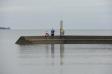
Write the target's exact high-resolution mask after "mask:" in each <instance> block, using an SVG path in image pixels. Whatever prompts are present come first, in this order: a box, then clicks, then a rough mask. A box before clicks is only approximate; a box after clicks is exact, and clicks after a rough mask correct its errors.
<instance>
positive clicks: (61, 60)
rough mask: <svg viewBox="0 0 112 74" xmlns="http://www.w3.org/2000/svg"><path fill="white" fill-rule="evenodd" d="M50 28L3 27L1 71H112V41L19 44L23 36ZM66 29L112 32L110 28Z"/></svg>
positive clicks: (87, 73) (20, 73) (31, 73)
mask: <svg viewBox="0 0 112 74" xmlns="http://www.w3.org/2000/svg"><path fill="white" fill-rule="evenodd" d="M46 31H49V30H0V74H112V45H111V44H33V45H16V44H15V42H16V40H17V39H18V38H19V37H20V36H23V35H44V32H46ZM65 33H66V34H67V35H112V31H108V30H67V31H65ZM56 34H57V35H58V34H59V31H56Z"/></svg>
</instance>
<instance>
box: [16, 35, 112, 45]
mask: <svg viewBox="0 0 112 74" xmlns="http://www.w3.org/2000/svg"><path fill="white" fill-rule="evenodd" d="M16 44H112V36H54V37H52V36H49V37H45V36H21V37H20V38H19V39H18V40H17V41H16Z"/></svg>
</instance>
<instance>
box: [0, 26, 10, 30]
mask: <svg viewBox="0 0 112 74" xmlns="http://www.w3.org/2000/svg"><path fill="white" fill-rule="evenodd" d="M0 29H2V30H9V29H10V27H0Z"/></svg>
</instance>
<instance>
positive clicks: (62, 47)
mask: <svg viewBox="0 0 112 74" xmlns="http://www.w3.org/2000/svg"><path fill="white" fill-rule="evenodd" d="M63 58H64V44H60V65H63V63H64V62H63Z"/></svg>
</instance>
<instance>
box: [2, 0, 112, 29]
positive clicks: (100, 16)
mask: <svg viewBox="0 0 112 74" xmlns="http://www.w3.org/2000/svg"><path fill="white" fill-rule="evenodd" d="M60 20H63V21H64V28H65V29H112V1H111V0H0V26H6V27H7V26H9V27H11V28H12V29H45V28H46V29H50V28H52V27H54V28H59V21H60Z"/></svg>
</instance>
